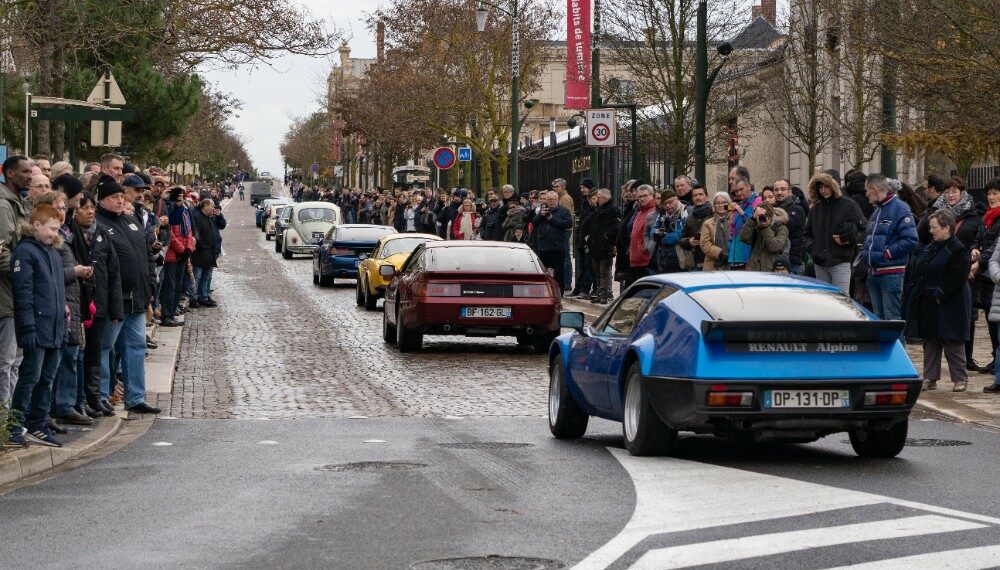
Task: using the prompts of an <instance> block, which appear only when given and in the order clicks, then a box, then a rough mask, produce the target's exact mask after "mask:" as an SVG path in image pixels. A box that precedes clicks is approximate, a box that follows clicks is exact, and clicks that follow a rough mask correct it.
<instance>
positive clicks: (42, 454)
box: [0, 325, 181, 493]
mask: <svg viewBox="0 0 1000 570" xmlns="http://www.w3.org/2000/svg"><path fill="white" fill-rule="evenodd" d="M146 332H147V333H149V335H150V337H151V338H152V339H153V341H154V342H156V343H157V344H158V345H159V346H158V347H157V348H155V349H151V350H149V351H148V353H147V354H146V393H147V398H148V400H150V401H156V397H157V395H158V394H161V393H167V394H169V393H170V391H171V389H172V387H173V379H174V369H175V368H176V365H177V354H178V352H179V348H180V340H181V328H180V327H176V328H167V327H158V326H156V325H153V326H152V327H147V329H146ZM115 411H116V412H117V415H116V416H115V417H111V418H102V419H101V420H100V421H99V422H98V423H96V424H95V425H93V426H88V427H75V426H72V427H71V426H66V427H67V428H69V429H72V431H71V433H70V434H69V437H68V438H67V437H66V436H64V439H66V440H67V443H66V444H65V445H64V446H63V447H47V446H43V445H31V446H29V447H28V448H27V449H10V450H7V453H5V454H3V455H2V456H0V493H3V492H4V491H5V490H6V489H5V487H7V486H10V485H12V484H14V483H17V482H18V481H21V480H22V479H26V478H28V477H32V476H34V475H38V474H39V473H42V472H44V471H48V470H49V469H53V468H55V467H58V466H60V465H62V464H64V463H66V462H67V461H70V460H72V459H75V458H77V457H79V456H81V455H83V454H85V453H87V452H89V451H91V450H93V449H95V448H97V447H98V446H100V445H102V444H103V443H105V442H106V441H108V440H109V439H111V437H113V436H114V435H115V434H116V433H118V430H119V429H120V428H121V427H122V422H124V421H129V420H133V419H142V418H143V416H141V415H135V414H129V413H128V412H126V411H125V409H124V408H123V407H122V406H120V405H119V406H116V407H115Z"/></svg>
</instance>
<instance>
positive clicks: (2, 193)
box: [0, 184, 28, 318]
mask: <svg viewBox="0 0 1000 570" xmlns="http://www.w3.org/2000/svg"><path fill="white" fill-rule="evenodd" d="M27 219H28V218H27V216H26V214H25V211H24V204H23V203H22V202H21V197H20V196H18V195H17V194H15V193H14V192H13V191H12V190H11V189H10V188H7V187H6V186H4V185H3V184H0V241H2V242H3V245H2V248H3V249H2V251H0V318H6V317H13V316H14V292H13V286H12V284H11V280H10V260H11V258H12V254H13V252H14V246H15V245H17V242H18V240H19V239H21V224H22V223H24V222H26V221H27Z"/></svg>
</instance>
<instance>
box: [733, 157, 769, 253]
mask: <svg viewBox="0 0 1000 570" xmlns="http://www.w3.org/2000/svg"><path fill="white" fill-rule="evenodd" d="M734 170H735V169H734ZM732 193H733V203H732V204H730V205H729V207H730V209H731V210H732V211H733V217H732V219H731V221H730V222H729V229H730V232H729V235H732V236H738V235H740V232H741V231H742V230H743V226H744V225H745V224H746V223H747V221H748V220H750V218H752V217H753V214H754V210H756V209H757V206H760V203H761V199H760V196H758V195H757V193H756V192H754V191H753V186H751V185H750V179H748V178H745V177H743V176H740V177H738V178H737V179H736V181H735V183H733V189H732ZM749 260H750V246H749V245H747V244H746V243H744V242H743V241H742V240H738V239H734V240H732V241H730V242H729V268H730V269H746V266H747V262H748V261H749Z"/></svg>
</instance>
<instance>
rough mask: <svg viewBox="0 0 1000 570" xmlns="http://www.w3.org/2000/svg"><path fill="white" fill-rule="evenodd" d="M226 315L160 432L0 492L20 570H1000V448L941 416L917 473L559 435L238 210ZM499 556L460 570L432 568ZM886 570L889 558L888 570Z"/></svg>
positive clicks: (795, 449) (834, 439) (507, 379)
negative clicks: (646, 452) (330, 282)
mask: <svg viewBox="0 0 1000 570" xmlns="http://www.w3.org/2000/svg"><path fill="white" fill-rule="evenodd" d="M227 213H228V215H229V218H230V229H229V230H227V232H226V236H225V239H226V249H227V256H226V257H225V258H224V259H223V263H222V268H221V269H220V271H219V275H218V278H217V282H216V290H217V292H216V296H217V297H218V300H219V301H220V307H219V308H218V309H211V310H205V311H195V312H192V313H190V314H189V322H188V324H187V325H185V327H184V345H183V349H182V358H181V362H180V365H179V369H178V373H177V377H176V379H175V391H174V394H173V395H172V397H171V398H170V399H169V401H167V402H161V404H162V403H165V404H166V405H167V408H166V410H168V411H166V412H165V413H169V414H170V415H171V416H172V417H174V418H176V419H163V418H161V419H157V420H156V421H155V422H154V423H153V425H152V427H151V428H150V429H149V430H148V431H147V432H146V433H145V434H143V435H142V436H141V437H139V438H138V439H136V440H135V441H132V442H130V443H128V442H127V440H123V441H121V442H119V443H127V445H125V446H124V447H122V448H121V449H118V450H117V451H113V452H112V453H110V454H108V455H106V456H105V457H102V458H99V459H96V460H94V461H92V462H90V463H88V464H86V465H83V466H82V467H79V468H77V469H75V470H72V471H67V472H64V473H60V474H58V475H56V476H54V477H52V478H50V479H48V480H45V481H42V482H40V483H37V484H33V485H30V486H25V487H22V488H19V489H16V490H14V491H12V492H10V493H8V494H6V495H3V496H0V567H18V568H21V567H24V568H27V567H41V568H110V567H116V568H117V567H128V566H140V565H141V566H143V567H152V568H230V567H232V568H237V567H238V568H319V567H323V568H408V567H411V566H412V565H416V566H412V567H414V568H444V567H457V568H533V567H545V566H540V563H538V562H537V561H535V562H532V563H524V564H522V565H510V566H505V565H503V561H502V560H501V559H497V558H489V559H487V558H482V557H485V556H489V555H496V556H507V557H529V558H535V559H545V560H551V561H554V562H553V563H552V564H551V565H550V566H549V567H557V565H556V564H557V563H561V564H564V565H566V566H567V567H568V566H573V565H577V566H578V567H579V568H680V567H713V568H839V567H852V568H869V567H877V568H921V567H923V568H940V567H945V566H947V567H952V568H990V567H997V566H998V565H1000V533H998V530H1000V492H998V491H997V487H998V486H997V485H996V484H995V481H996V473H995V470H996V457H998V456H1000V442H998V438H997V432H996V431H992V430H986V429H982V428H977V427H974V426H970V425H957V424H952V423H948V422H943V421H939V420H935V419H930V418H926V417H925V418H920V419H917V420H915V421H913V422H912V423H911V430H910V437H911V438H913V439H914V440H915V441H914V442H913V443H914V445H911V446H908V447H907V448H906V449H905V450H904V451H903V453H902V454H901V456H900V457H899V458H898V459H895V460H863V459H859V458H857V457H855V456H854V454H853V452H852V451H851V448H850V445H849V444H848V443H847V441H846V440H847V437H846V435H834V436H830V437H827V438H825V439H823V440H821V441H819V442H817V443H813V444H809V445H788V446H779V445H770V446H764V445H758V446H744V445H735V444H729V443H725V442H720V441H717V440H714V439H712V438H707V437H694V436H691V437H686V438H684V439H682V442H681V444H680V446H679V449H678V452H677V453H676V455H675V456H674V457H670V458H644V459H637V458H632V457H630V456H628V455H627V454H626V453H625V452H624V451H622V450H621V436H620V428H619V427H618V426H617V425H616V424H612V423H610V422H604V421H594V422H592V424H591V429H590V430H589V432H588V435H587V437H586V438H584V439H583V440H581V441H577V442H561V441H557V440H554V439H552V438H551V437H550V436H549V434H548V430H547V427H546V422H545V418H544V414H545V392H546V390H545V378H544V357H541V356H538V355H534V354H532V353H531V352H530V351H521V350H518V349H517V348H516V347H515V344H514V342H513V340H512V339H511V340H506V339H501V340H487V341H482V340H464V339H458V340H456V339H448V338H444V337H429V338H428V345H427V348H426V349H425V350H424V351H422V352H420V353H417V354H412V355H409V354H408V355H405V356H404V355H400V354H399V353H398V352H396V351H395V350H394V349H392V348H389V347H386V346H384V345H383V344H382V342H381V338H380V336H379V334H380V327H381V316H382V315H381V313H380V312H374V313H366V312H364V311H363V310H361V309H358V308H357V307H355V305H354V289H353V286H350V285H347V286H343V287H334V288H319V287H316V286H314V285H312V282H311V279H310V266H309V261H308V260H306V259H305V258H302V259H296V260H293V261H291V262H288V261H283V260H281V259H280V257H279V256H278V255H277V254H275V253H274V252H273V246H272V243H271V242H266V241H264V239H263V236H262V235H261V234H260V232H259V231H257V230H256V229H255V228H254V227H253V221H252V218H251V217H250V214H249V208H247V207H245V206H242V207H241V205H240V204H238V203H236V204H234V206H233V207H231V208H229V210H228V211H227ZM455 557H479V558H478V559H477V561H470V560H466V561H464V562H461V563H456V564H453V565H451V566H434V565H428V564H424V565H421V564H420V563H422V562H427V561H432V560H438V559H446V558H455ZM865 564H868V565H867V566H866V565H865Z"/></svg>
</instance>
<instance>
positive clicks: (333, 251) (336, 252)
mask: <svg viewBox="0 0 1000 570" xmlns="http://www.w3.org/2000/svg"><path fill="white" fill-rule="evenodd" d="M352 253H354V252H352V251H351V250H349V249H343V248H339V247H333V246H330V254H331V255H351V254H352Z"/></svg>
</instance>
